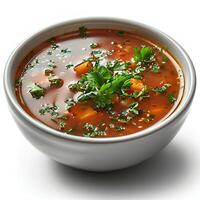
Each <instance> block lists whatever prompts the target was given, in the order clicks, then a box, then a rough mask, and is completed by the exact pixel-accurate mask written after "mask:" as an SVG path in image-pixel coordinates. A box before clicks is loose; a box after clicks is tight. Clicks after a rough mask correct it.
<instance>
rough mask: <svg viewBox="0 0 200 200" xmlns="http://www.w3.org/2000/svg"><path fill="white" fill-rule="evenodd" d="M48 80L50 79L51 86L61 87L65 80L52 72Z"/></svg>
mask: <svg viewBox="0 0 200 200" xmlns="http://www.w3.org/2000/svg"><path fill="white" fill-rule="evenodd" d="M48 80H49V82H50V84H51V86H53V87H57V88H60V87H62V85H63V80H62V79H60V78H58V77H57V76H55V75H51V74H50V75H49V76H48Z"/></svg>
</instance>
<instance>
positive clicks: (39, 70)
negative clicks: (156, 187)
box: [15, 26, 183, 137]
mask: <svg viewBox="0 0 200 200" xmlns="http://www.w3.org/2000/svg"><path fill="white" fill-rule="evenodd" d="M182 90H183V75H182V71H181V68H180V66H179V64H178V63H177V62H176V60H175V59H174V58H173V56H172V55H171V54H170V53H169V52H168V51H167V48H162V47H159V46H158V45H157V44H156V42H152V41H149V40H147V39H145V38H143V37H141V36H138V35H135V34H132V33H128V32H123V31H117V30H107V29H92V30H87V28H86V27H84V26H83V27H80V28H79V30H78V31H77V32H72V33H67V34H63V35H60V36H57V37H55V38H50V39H49V40H48V41H45V42H43V43H42V44H40V45H39V46H38V47H36V48H35V49H33V51H31V52H30V53H29V54H28V55H27V56H26V57H25V59H24V60H23V61H22V62H21V64H20V66H19V67H18V70H17V73H16V86H15V91H16V96H17V99H18V101H19V103H20V105H21V106H22V108H23V109H24V110H25V111H26V112H27V113H28V114H29V115H31V116H32V117H33V118H34V119H37V120H39V121H41V122H42V123H44V124H46V125H47V126H49V127H51V128H53V129H56V130H59V131H61V132H63V134H70V135H77V136H83V137H117V136H124V135H129V134H135V133H137V132H138V131H141V130H143V129H146V128H148V127H149V126H152V125H153V124H155V123H157V122H158V121H160V120H164V118H166V117H167V116H169V115H170V113H172V112H173V110H174V109H175V107H176V106H177V105H178V103H179V102H180V99H181V95H182V92H181V91H182Z"/></svg>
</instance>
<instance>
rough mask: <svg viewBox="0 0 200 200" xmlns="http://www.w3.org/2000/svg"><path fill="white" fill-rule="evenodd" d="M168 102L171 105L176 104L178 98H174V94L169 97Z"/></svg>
mask: <svg viewBox="0 0 200 200" xmlns="http://www.w3.org/2000/svg"><path fill="white" fill-rule="evenodd" d="M168 100H169V102H170V103H172V104H174V103H175V102H176V98H175V97H174V95H173V94H169V95H168Z"/></svg>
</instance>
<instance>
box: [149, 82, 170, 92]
mask: <svg viewBox="0 0 200 200" xmlns="http://www.w3.org/2000/svg"><path fill="white" fill-rule="evenodd" d="M170 86H171V84H168V83H166V84H164V85H163V86H162V87H157V88H153V89H152V91H154V92H156V93H160V94H163V93H165V92H166V91H167V88H168V87H170Z"/></svg>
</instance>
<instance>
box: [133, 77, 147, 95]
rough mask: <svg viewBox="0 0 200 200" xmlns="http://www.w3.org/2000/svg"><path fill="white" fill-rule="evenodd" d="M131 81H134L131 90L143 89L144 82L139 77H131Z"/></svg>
mask: <svg viewBox="0 0 200 200" xmlns="http://www.w3.org/2000/svg"><path fill="white" fill-rule="evenodd" d="M130 82H131V83H132V85H131V87H130V90H131V92H133V91H135V90H136V91H138V90H142V89H143V88H144V84H143V82H142V81H141V80H139V79H135V78H131V79H130Z"/></svg>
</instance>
